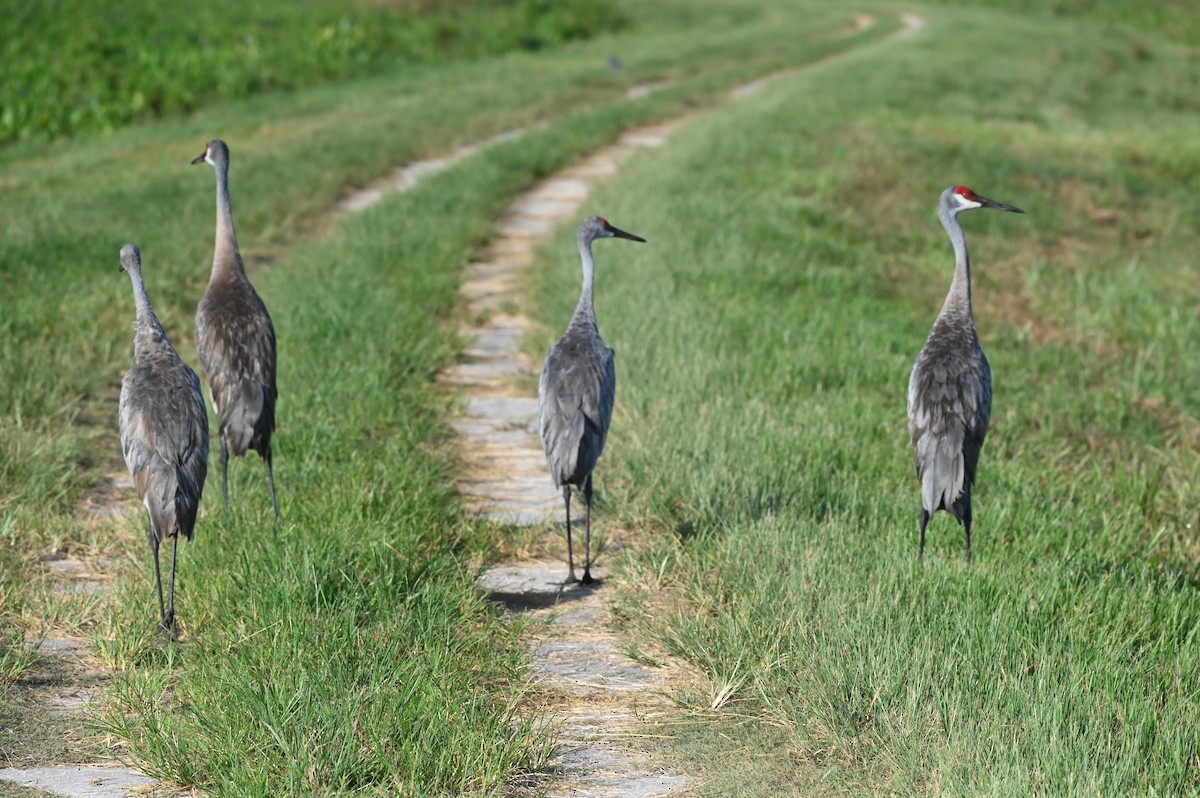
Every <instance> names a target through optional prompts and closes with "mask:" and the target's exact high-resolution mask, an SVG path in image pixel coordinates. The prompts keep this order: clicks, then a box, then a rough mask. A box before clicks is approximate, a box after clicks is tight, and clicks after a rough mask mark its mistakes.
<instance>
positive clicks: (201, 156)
mask: <svg viewBox="0 0 1200 798" xmlns="http://www.w3.org/2000/svg"><path fill="white" fill-rule="evenodd" d="M205 155H208V150H205V151H204V152H202V153H200V154H199V155H197V156H196V157H195V158H193V159H192V164H193V165H194V164H198V163H204V156H205Z"/></svg>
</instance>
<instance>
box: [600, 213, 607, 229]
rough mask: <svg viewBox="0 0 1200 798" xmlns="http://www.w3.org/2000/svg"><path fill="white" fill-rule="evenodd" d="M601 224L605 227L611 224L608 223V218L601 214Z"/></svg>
mask: <svg viewBox="0 0 1200 798" xmlns="http://www.w3.org/2000/svg"><path fill="white" fill-rule="evenodd" d="M600 226H601V227H604V228H607V227H608V226H609V225H608V219H605V218H604V217H603V216H601V217H600Z"/></svg>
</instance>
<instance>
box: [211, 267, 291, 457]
mask: <svg viewBox="0 0 1200 798" xmlns="http://www.w3.org/2000/svg"><path fill="white" fill-rule="evenodd" d="M245 287H246V288H247V289H248V290H249V293H248V294H245V295H241V296H237V295H235V294H234V293H233V292H232V291H222V292H219V293H217V294H215V295H213V296H210V295H209V294H207V293H206V294H205V297H204V299H203V300H201V304H200V308H199V310H198V312H197V313H196V353H197V356H198V357H199V359H200V367H201V369H202V370H203V372H204V379H205V381H206V382H207V383H208V389H209V392H210V394H211V396H212V401H213V405H214V406H215V409H216V411H217V418H218V420H219V425H220V431H221V434H222V435H223V436H224V437H225V440H226V442H227V443H228V444H229V447H230V449H231V451H232V453H233V454H234V455H236V456H240V455H243V454H245V453H246V450H247V449H248V448H250V447H251V446H252V445H254V446H255V447H256V448H258V447H259V444H260V443H261V445H262V447H263V448H265V443H266V442H269V440H270V436H271V433H272V432H273V431H274V429H275V400H276V396H277V392H276V385H275V327H274V325H273V324H272V323H271V316H270V314H268V313H267V309H266V306H265V305H263V303H262V300H260V299H259V298H258V295H257V294H255V293H254V292H253V288H250V287H249V286H248V284H247V285H246V286H245Z"/></svg>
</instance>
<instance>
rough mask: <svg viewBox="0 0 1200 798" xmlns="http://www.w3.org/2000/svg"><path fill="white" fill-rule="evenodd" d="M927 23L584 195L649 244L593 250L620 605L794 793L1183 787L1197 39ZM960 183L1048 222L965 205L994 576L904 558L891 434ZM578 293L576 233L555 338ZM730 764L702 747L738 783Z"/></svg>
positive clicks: (974, 14)
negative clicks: (770, 747) (758, 731)
mask: <svg viewBox="0 0 1200 798" xmlns="http://www.w3.org/2000/svg"><path fill="white" fill-rule="evenodd" d="M925 13H926V14H927V16H928V18H929V19H930V21H931V25H930V26H929V28H927V29H926V31H924V32H923V33H922V34H921V35H920V36H917V37H914V38H912V39H911V40H909V41H907V42H903V43H898V44H893V45H891V46H888V47H876V48H872V49H870V50H868V51H864V52H862V53H861V54H860V55H859V56H858V57H855V58H852V59H849V60H844V61H841V62H838V63H836V64H830V65H828V66H826V67H824V68H822V69H820V70H815V71H812V72H810V73H805V74H804V75H803V76H800V77H797V78H795V79H789V80H786V81H781V83H780V84H779V85H778V86H777V87H776V88H774V89H773V90H771V91H770V92H769V93H768V94H767V95H766V96H764V97H762V98H761V99H754V100H751V101H749V102H748V103H746V104H744V105H742V106H739V107H738V108H736V109H729V110H727V111H722V112H719V113H715V114H713V115H711V116H710V117H708V118H706V119H705V120H703V121H701V122H698V123H696V124H695V125H693V126H691V127H689V128H686V129H685V130H683V131H682V132H680V133H679V134H677V135H676V137H675V139H674V140H673V144H672V146H671V148H669V149H668V150H666V151H664V152H661V153H654V154H653V155H645V156H640V157H639V158H638V160H636V161H632V162H630V163H629V165H628V167H627V168H626V169H625V170H624V172H623V176H622V177H621V178H620V179H618V180H616V181H615V182H614V183H612V184H610V185H608V186H606V187H605V188H603V189H601V190H600V191H598V192H597V194H596V195H595V198H594V202H593V206H594V207H596V208H598V209H603V210H604V212H605V214H607V216H608V218H610V219H611V220H612V221H613V222H614V223H615V224H617V225H619V226H622V227H625V228H627V229H630V230H633V231H635V232H637V233H638V234H640V235H643V236H645V237H646V238H647V239H649V241H650V243H649V244H648V245H646V246H643V247H625V246H621V245H620V244H619V243H617V244H612V243H608V242H605V243H601V244H599V245H598V246H597V260H598V262H599V265H598V287H597V304H598V312H599V317H600V328H601V332H602V333H603V334H604V335H605V338H606V340H607V341H608V342H609V343H610V344H611V345H612V346H613V347H614V348H615V349H616V351H617V362H618V371H619V380H620V383H621V388H620V391H619V393H618V399H617V407H616V415H615V419H614V424H613V431H612V433H611V435H610V439H609V449H608V450H607V451H606V453H605V457H604V459H603V460H602V462H601V464H600V467H599V468H598V471H597V477H598V479H599V481H600V487H601V488H602V490H603V491H604V493H605V494H606V497H607V499H608V501H609V503H610V506H612V507H614V512H616V513H617V515H618V516H619V523H620V524H621V525H622V526H623V527H626V528H648V529H650V530H653V532H654V536H655V544H654V545H653V546H652V547H650V549H649V550H648V551H647V552H646V553H645V554H644V556H642V557H639V558H634V559H632V560H631V561H630V562H629V563H628V564H627V565H628V568H629V569H630V571H629V580H628V581H629V584H630V585H631V587H630V590H631V591H632V593H631V595H630V597H629V599H628V602H627V603H628V610H629V611H630V612H631V613H635V614H640V617H641V618H642V626H643V629H644V630H645V631H646V633H648V634H652V635H654V636H656V637H657V638H658V639H659V640H660V641H661V642H663V643H665V644H666V645H667V646H668V648H670V649H671V650H672V651H674V652H675V653H676V654H678V655H680V656H683V657H684V658H686V659H688V660H689V661H690V662H692V663H693V664H694V665H695V666H696V667H697V668H698V669H699V670H700V671H701V672H702V673H703V674H704V675H705V676H706V677H707V680H708V690H707V691H706V692H705V693H704V694H703V695H701V696H699V697H692V698H690V699H689V698H688V697H684V698H685V700H693V701H695V702H696V704H697V705H698V706H700V707H705V708H706V707H708V706H710V705H713V704H715V705H717V706H719V707H721V708H722V709H723V710H724V711H725V712H726V715H725V718H726V721H724V722H726V723H728V724H730V725H731V726H732V725H733V724H735V723H737V722H739V721H740V719H742V718H744V717H745V716H746V715H750V716H755V717H758V718H760V719H761V721H762V722H770V723H773V724H777V725H779V726H781V727H782V728H785V729H786V730H788V735H787V739H788V742H787V744H786V745H784V746H781V747H780V748H779V757H778V760H777V761H776V763H775V767H776V768H777V771H779V772H783V773H786V772H787V769H789V768H799V769H800V770H801V771H802V772H801V773H800V774H799V775H797V776H796V777H795V779H794V781H792V782H791V783H792V785H793V786H792V788H791V789H792V790H794V791H796V792H800V790H801V785H805V784H807V783H808V782H809V781H810V777H811V772H812V771H814V770H815V771H816V772H817V773H821V774H823V775H822V782H823V784H824V785H825V786H826V787H827V788H829V789H831V790H844V791H846V792H850V793H854V794H879V793H897V794H905V795H923V794H948V795H968V794H969V795H980V794H988V795H1031V794H1036V795H1063V794H1104V795H1114V794H1160V795H1162V794H1169V795H1179V794H1191V793H1194V792H1195V791H1197V790H1198V789H1200V761H1198V760H1197V753H1196V751H1197V744H1198V741H1197V736H1196V729H1197V728H1200V691H1198V688H1197V685H1200V657H1197V653H1196V652H1197V650H1198V649H1197V646H1196V643H1197V639H1196V636H1197V631H1196V630H1197V629H1198V628H1200V590H1198V587H1200V569H1198V567H1197V562H1198V561H1200V549H1198V548H1197V544H1196V541H1197V537H1196V535H1197V533H1196V531H1195V530H1196V529H1197V525H1198V524H1200V517H1198V516H1197V509H1196V508H1197V507H1198V506H1200V487H1198V486H1200V480H1198V477H1200V472H1198V467H1197V460H1196V447H1197V444H1198V443H1200V436H1198V435H1197V431H1198V429H1200V428H1198V426H1197V417H1198V415H1200V405H1198V404H1197V396H1200V391H1198V390H1197V389H1198V388H1200V382H1198V377H1197V374H1198V372H1197V370H1196V369H1195V368H1194V363H1195V356H1194V354H1193V353H1194V352H1196V351H1200V324H1198V319H1197V316H1196V311H1195V307H1196V300H1197V296H1198V295H1200V286H1198V285H1197V283H1196V280H1195V277H1194V268H1193V260H1194V252H1195V251H1196V249H1197V246H1198V245H1200V241H1198V236H1197V231H1196V228H1195V226H1194V224H1193V223H1192V220H1193V219H1194V218H1196V211H1197V210H1198V208H1197V207H1196V206H1197V201H1196V199H1195V197H1194V196H1193V192H1191V183H1192V182H1193V181H1191V180H1189V179H1188V176H1190V175H1194V174H1195V173H1196V170H1197V168H1198V167H1200V147H1197V145H1196V144H1195V142H1194V136H1192V134H1191V132H1190V131H1191V127H1192V117H1193V115H1194V114H1193V107H1192V103H1193V101H1194V98H1192V96H1191V95H1190V93H1189V92H1187V91H1186V90H1185V89H1184V87H1185V86H1187V85H1189V84H1191V83H1194V82H1195V81H1196V79H1197V77H1200V73H1198V72H1197V67H1196V63H1197V62H1196V59H1195V55H1194V52H1193V51H1192V50H1190V49H1186V48H1183V47H1180V46H1178V45H1174V44H1170V43H1167V42H1164V41H1163V40H1160V39H1157V38H1154V37H1151V36H1146V35H1143V34H1128V33H1121V32H1104V31H1103V30H1102V29H1100V28H1098V27H1097V26H1094V25H1090V24H1077V23H1072V22H1066V21H1045V20H1037V21H1036V22H1025V21H1022V20H1021V19H1020V18H1019V17H1017V16H1015V15H1003V14H994V13H987V12H982V11H972V10H951V9H939V10H937V11H932V10H930V11H926V12H925ZM1014 64H1020V65H1021V67H1020V68H1013V67H1012V65H1014ZM954 183H965V184H968V185H971V186H973V187H974V188H976V189H977V190H979V191H980V192H982V193H984V194H986V195H988V196H993V197H995V198H997V199H1000V200H1002V201H1006V202H1011V203H1014V204H1017V205H1019V206H1021V207H1023V208H1025V209H1026V211H1027V212H1028V214H1027V215H1026V216H1022V217H1016V216H1010V215H1007V214H990V215H989V214H986V213H975V214H970V215H968V216H966V217H964V226H965V227H966V228H967V237H968V239H969V243H970V245H971V250H972V254H973V256H974V261H975V263H974V266H975V269H974V276H975V281H976V282H975V303H976V308H975V309H976V316H977V322H978V325H979V328H980V333H981V337H982V340H983V345H984V347H985V349H986V351H987V352H988V356H989V359H990V360H991V364H992V370H993V375H994V379H995V403H994V409H993V416H992V431H991V433H990V438H989V441H988V444H987V446H986V447H985V449H984V454H983V458H982V462H981V466H980V476H979V482H978V487H977V491H976V496H975V510H976V516H975V521H976V540H975V545H976V551H975V555H976V556H975V565H974V566H973V567H966V566H965V565H964V563H963V544H962V532H961V528H960V527H958V526H957V525H955V524H954V523H953V522H952V521H951V520H950V519H949V518H948V517H947V516H945V515H944V514H943V515H940V516H939V517H938V518H937V519H936V520H935V522H934V523H933V524H932V525H931V527H930V538H929V546H928V547H927V551H926V560H925V562H924V564H920V563H918V562H917V560H916V532H917V511H918V507H919V504H918V491H917V484H916V480H915V477H914V475H913V473H912V461H911V455H910V453H909V452H908V449H907V434H906V430H905V419H904V403H905V398H904V397H905V387H906V384H907V377H908V373H909V370H910V369H911V366H912V362H913V359H914V358H915V356H916V353H917V351H918V350H919V349H920V347H921V344H922V342H923V341H924V337H925V335H926V334H927V332H928V330H929V326H930V325H931V324H932V322H933V319H934V317H935V316H936V314H937V311H938V308H939V306H940V303H941V301H942V298H943V297H944V295H945V291H946V289H947V286H948V285H949V280H950V275H951V270H952V266H951V263H952V261H951V258H952V256H951V253H950V247H949V245H948V244H947V242H946V239H945V235H944V233H943V231H942V230H941V229H940V226H939V225H938V223H937V220H936V216H935V215H934V213H933V207H934V204H935V201H936V198H937V196H938V193H939V192H940V190H941V189H942V188H944V187H945V186H947V185H951V184H954ZM578 279H579V278H578V270H577V266H575V255H574V253H573V247H572V245H571V241H570V238H569V236H568V231H564V232H563V234H562V235H561V236H560V237H559V240H558V245H557V246H556V247H555V248H554V250H553V256H552V259H551V260H550V262H549V263H548V264H547V265H546V267H545V269H544V271H543V272H542V277H541V279H540V280H539V281H538V285H537V288H536V294H535V301H534V302H532V303H531V306H532V307H535V308H539V309H540V311H541V320H542V321H543V322H544V323H545V331H544V334H543V335H541V336H539V337H538V339H537V340H536V341H534V342H532V344H531V350H532V351H535V352H537V353H539V354H540V353H541V352H544V351H545V347H546V346H548V344H549V343H550V342H551V341H552V340H553V338H554V337H555V336H556V335H557V334H558V333H559V332H560V331H561V326H562V325H563V324H565V321H566V319H567V318H568V317H569V315H570V310H571V307H572V306H573V304H574V302H575V297H576V296H577V292H578ZM643 607H649V608H652V609H650V610H645V611H641V610H639V608H643ZM704 717H706V718H711V716H709V715H707V714H705V715H704ZM709 722H712V723H718V724H719V723H721V722H722V721H720V720H711V719H710V721H709ZM726 736H727V737H728V738H730V739H732V740H737V739H740V738H739V736H738V735H736V734H734V733H732V732H729V733H727V735H726ZM681 745H682V747H683V748H684V749H685V751H684V753H685V754H686V753H687V751H686V749H687V743H686V742H685V743H682V744H681ZM744 755H745V752H744V751H743V750H742V749H740V748H738V747H737V746H735V745H734V744H730V746H729V748H728V749H727V750H726V751H725V752H723V753H721V754H713V755H711V756H707V757H696V756H694V755H693V756H692V759H693V761H695V762H698V763H700V764H699V765H698V768H699V771H700V776H701V777H702V778H703V777H704V776H705V773H706V772H709V771H711V773H710V776H711V779H712V781H710V782H709V783H712V784H718V783H720V781H721V779H722V778H723V776H722V773H725V772H727V771H728V770H730V769H731V767H732V766H728V765H727V764H726V762H727V761H730V760H736V761H738V762H740V761H741V758H742V757H744ZM705 761H707V762H708V763H709V764H708V765H707V766H706V765H704V764H703V763H704V762H705ZM785 781H786V779H785ZM760 782H761V783H764V784H766V783H774V784H776V785H778V779H762V780H759V781H755V780H748V783H760ZM726 783H727V782H726ZM717 789H718V788H716V787H714V794H717V793H716V792H715V791H716V790H717ZM779 790H780V788H779V787H778V786H776V787H775V788H772V789H771V790H770V792H771V794H778V793H779ZM735 792H736V793H737V794H754V793H752V788H751V787H749V786H747V784H743V785H742V787H741V789H740V790H735Z"/></svg>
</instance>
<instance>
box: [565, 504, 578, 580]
mask: <svg viewBox="0 0 1200 798" xmlns="http://www.w3.org/2000/svg"><path fill="white" fill-rule="evenodd" d="M563 502H564V503H565V504H566V505H567V581H566V582H564V583H563V584H566V585H572V584H574V583H576V582H578V581H579V580H578V579H576V578H575V558H574V557H573V556H572V553H571V486H570V485H563Z"/></svg>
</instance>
